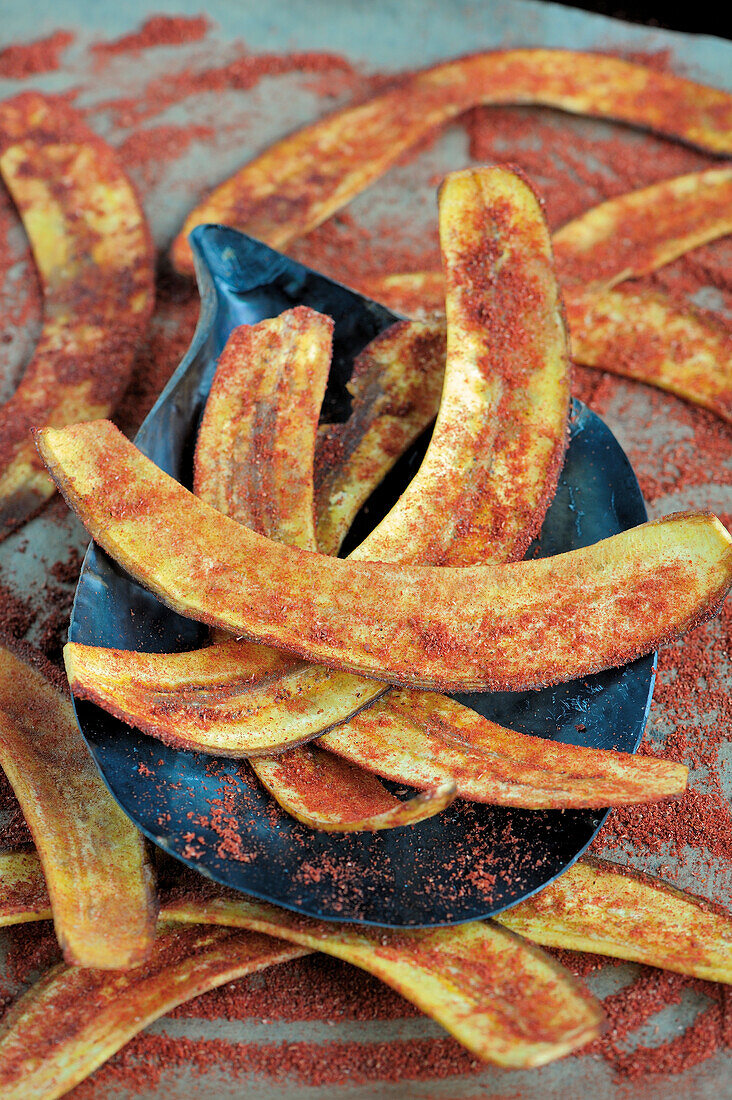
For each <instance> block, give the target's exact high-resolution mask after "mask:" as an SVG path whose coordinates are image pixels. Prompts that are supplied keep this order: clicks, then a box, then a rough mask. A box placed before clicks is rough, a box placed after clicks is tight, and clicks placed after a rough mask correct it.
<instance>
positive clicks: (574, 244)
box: [552, 167, 732, 289]
mask: <svg viewBox="0 0 732 1100" xmlns="http://www.w3.org/2000/svg"><path fill="white" fill-rule="evenodd" d="M730 232H732V167H725V168H709V169H707V170H706V171H704V172H691V173H689V174H688V175H685V176H676V177H675V178H674V179H668V180H662V181H661V183H654V184H652V185H651V186H650V187H644V188H642V189H641V190H639V191H629V192H627V193H626V194H624V195H619V196H618V197H617V198H614V199H609V200H608V201H607V202H603V203H600V205H599V206H593V207H592V208H591V209H590V210H587V211H585V213H584V214H582V215H580V217H578V218H575V219H574V220H573V221H571V222H568V223H567V225H565V226H563V227H562V228H561V229H559V230H557V232H556V233H554V235H553V238H552V240H553V244H554V256H555V258H556V262H557V273H558V275H559V279H560V282H561V284H562V288H563V289H567V288H569V287H576V286H582V287H584V288H603V289H607V288H609V287H612V286H615V285H616V283H619V282H622V281H623V280H624V279H637V278H638V277H639V276H641V275H647V274H649V273H650V272H651V271H655V270H656V269H657V268H659V267H663V266H664V264H669V263H671V261H672V260H675V259H677V258H678V257H679V256H683V254H684V253H685V252H689V251H691V250H692V249H694V248H698V247H699V245H701V244H705V243H706V242H707V241H713V240H716V239H717V237H723V236H725V235H726V234H727V233H730Z"/></svg>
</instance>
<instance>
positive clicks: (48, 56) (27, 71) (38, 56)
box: [0, 31, 75, 80]
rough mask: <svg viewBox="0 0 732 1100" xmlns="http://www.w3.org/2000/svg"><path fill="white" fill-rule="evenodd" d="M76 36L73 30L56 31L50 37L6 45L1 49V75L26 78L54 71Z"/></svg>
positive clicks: (11, 78)
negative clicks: (22, 43)
mask: <svg viewBox="0 0 732 1100" xmlns="http://www.w3.org/2000/svg"><path fill="white" fill-rule="evenodd" d="M74 38H75V35H73V34H72V33H71V31H55V32H54V34H51V35H49V36H48V38H39V39H37V40H36V41H35V42H28V43H27V44H26V45H20V44H19V45H13V46H6V47H5V49H4V50H0V77H5V78H6V79H8V80H26V79H27V78H28V77H29V76H40V74H41V73H52V72H54V71H55V70H56V69H58V67H59V65H60V57H61V54H62V53H63V51H64V50H65V49H66V47H67V46H70V45H71V43H72V42H73V41H74Z"/></svg>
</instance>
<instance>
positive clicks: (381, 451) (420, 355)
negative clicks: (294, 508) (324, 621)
mask: <svg viewBox="0 0 732 1100" xmlns="http://www.w3.org/2000/svg"><path fill="white" fill-rule="evenodd" d="M442 304H443V307H444V287H443V300H442ZM444 375H445V326H444V324H443V323H441V322H440V321H436V322H429V323H425V324H420V323H418V322H409V321H403V322H399V323H397V324H396V325H392V326H391V328H389V329H387V330H386V332H383V333H381V335H380V336H377V337H376V339H374V340H372V341H371V343H370V344H369V345H368V346H367V347H366V348H365V350H364V351H363V352H362V353H361V354H360V355H359V356H357V358H356V360H355V362H354V364H353V373H352V375H351V378H350V381H349V382H348V387H347V388H348V391H349V393H350V394H351V396H352V398H353V404H352V411H351V415H350V416H349V418H348V419H347V420H346V421H345V422H344V423H343V424H325V425H323V426H322V428H321V429H320V433H319V435H318V441H317V445H316V450H315V470H314V476H315V520H316V533H317V543H318V549H319V550H320V552H321V554H337V553H338V551H339V549H340V546H341V543H342V541H343V539H344V537H345V535H346V534H347V532H348V530H349V528H350V526H351V523H352V522H353V520H354V518H355V516H356V514H357V513H358V511H359V509H360V508H361V505H362V504H364V503H365V502H366V500H367V498H368V497H369V496H370V495H371V492H372V491H373V489H375V488H376V486H377V485H378V484H379V483H380V482H381V481H382V480H383V479H384V478H385V477H386V475H387V474H388V473H389V471H390V470H391V468H392V466H393V465H394V463H395V462H396V461H397V459H398V458H400V457H401V455H402V454H403V453H404V452H405V451H406V449H407V448H408V447H409V446H410V444H412V443H413V442H414V441H415V440H416V439H418V438H419V436H420V435H421V434H422V432H423V431H424V430H425V428H427V427H428V426H429V424H430V423H431V422H432V421H433V420H434V419H435V417H436V416H437V411H438V409H439V405H440V394H441V392H442V382H443V378H444Z"/></svg>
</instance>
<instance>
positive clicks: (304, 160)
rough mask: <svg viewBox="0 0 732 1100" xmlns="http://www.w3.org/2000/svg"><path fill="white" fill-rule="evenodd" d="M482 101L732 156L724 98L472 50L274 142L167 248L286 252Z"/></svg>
mask: <svg viewBox="0 0 732 1100" xmlns="http://www.w3.org/2000/svg"><path fill="white" fill-rule="evenodd" d="M481 103H482V104H499V103H500V104H528V103H535V104H541V105H544V106H550V107H559V108H561V109H563V110H566V111H571V112H574V113H576V114H585V115H596V116H600V117H606V118H614V119H618V120H619V121H623V122H628V123H630V124H631V125H636V126H643V127H647V128H649V129H652V130H657V131H659V132H661V133H664V134H667V135H669V136H670V137H676V138H679V139H680V140H682V141H686V142H689V143H691V144H694V145H698V146H700V147H701V148H704V149H708V150H709V151H710V152H713V153H731V152H732V97H731V96H730V95H728V94H727V93H726V92H721V91H717V90H715V89H713V88H707V87H704V86H703V85H700V84H694V83H692V82H691V81H689V80H683V79H681V78H680V77H676V76H672V75H670V74H667V73H659V72H654V71H653V70H652V69H648V68H645V67H644V66H642V65H637V64H633V63H632V62H628V61H621V60H619V59H618V58H613V57H607V56H604V55H599V54H586V53H576V52H573V51H570V50H505V51H496V52H493V53H483V54H475V55H473V56H472V57H464V58H460V59H458V60H456V61H449V62H447V63H443V64H441V65H436V66H434V67H433V68H431V69H425V70H423V71H421V72H417V73H412V74H410V75H407V76H406V77H405V78H404V79H403V80H402V81H401V82H400V83H399V84H398V85H397V87H395V88H394V89H393V90H391V91H388V92H386V93H384V94H382V95H379V96H376V97H375V98H373V99H370V100H367V101H366V102H365V103H363V104H360V105H358V106H355V107H350V108H346V109H345V110H341V111H338V112H336V113H335V114H332V115H330V116H328V117H327V118H324V119H321V120H319V121H318V122H315V123H313V124H312V125H310V126H307V127H305V129H303V130H300V131H298V132H297V133H294V134H291V135H290V136H289V137H286V138H284V139H283V140H281V141H279V142H277V143H275V144H274V145H273V146H271V147H270V148H269V149H268V150H266V151H265V152H264V153H262V154H261V155H260V156H258V157H257V158H256V159H255V160H253V161H251V162H250V163H249V164H247V165H245V166H244V167H243V168H241V169H240V170H239V171H238V172H237V173H236V174H235V175H234V176H232V177H231V178H230V179H229V180H227V181H226V182H225V183H222V184H221V185H220V186H219V187H217V188H216V189H215V190H214V191H213V193H212V194H210V195H209V196H208V197H207V198H206V199H204V201H203V202H202V203H201V204H200V205H199V206H197V207H196V209H195V210H194V211H192V213H191V214H189V216H188V218H187V219H186V222H185V225H184V227H183V230H182V231H181V233H180V234H179V236H178V237H177V238H176V240H175V242H174V246H173V260H174V263H175V265H176V267H177V268H178V269H179V270H181V271H187V272H189V273H190V272H192V270H193V263H192V257H191V253H190V248H189V245H188V242H187V236H188V234H189V233H190V232H191V230H192V229H194V228H195V226H197V225H201V224H205V223H206V222H223V223H224V224H226V225H232V226H234V227H235V228H237V229H242V230H244V231H245V232H247V233H250V234H251V235H252V236H254V237H257V238H258V239H259V240H262V241H265V242H266V243H267V244H270V245H271V246H272V247H273V248H279V249H284V248H286V247H287V245H288V244H290V243H291V242H292V241H293V240H295V239H296V238H298V237H301V236H302V235H303V234H305V233H307V232H308V231H309V230H311V229H314V228H315V226H317V225H319V224H320V223H321V222H323V221H325V219H326V218H328V217H329V216H330V215H331V214H333V213H334V212H335V211H336V210H338V209H340V208H341V207H342V206H344V205H345V204H346V203H347V202H348V201H349V200H350V199H352V198H353V197H354V196H355V195H357V194H359V192H361V191H363V190H364V188H366V187H368V186H369V184H370V183H373V181H374V180H376V179H378V177H379V176H381V175H382V174H383V173H384V172H385V171H386V170H387V169H388V168H389V167H391V165H393V164H395V163H396V161H397V160H398V159H399V158H400V157H401V156H402V155H403V154H404V152H405V151H406V150H408V149H411V148H413V147H414V146H416V145H418V144H419V142H420V141H422V140H423V139H424V137H425V136H426V135H427V134H429V133H431V132H432V131H433V130H434V129H436V128H437V127H438V126H441V125H444V124H445V123H446V122H449V121H450V119H452V118H454V117H455V116H456V115H459V114H461V113H462V112H463V111H466V110H468V109H469V108H471V107H475V106H477V105H478V104H481Z"/></svg>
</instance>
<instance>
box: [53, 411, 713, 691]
mask: <svg viewBox="0 0 732 1100" xmlns="http://www.w3.org/2000/svg"><path fill="white" fill-rule="evenodd" d="M36 438H37V440H38V444H39V448H40V450H41V453H42V455H43V459H44V461H45V462H46V464H47V465H48V467H49V470H50V472H51V474H52V476H53V477H54V480H55V481H56V483H57V485H58V487H59V489H60V490H61V492H62V493H63V495H64V496H65V498H66V500H67V502H68V504H69V505H70V507H71V508H72V509H73V511H74V512H75V513H76V514H77V515H78V516H79V518H80V519H81V520H82V522H83V523H84V524H85V526H86V527H87V528H88V530H89V532H90V534H91V535H92V537H93V538H94V539H95V540H96V541H97V542H99V544H100V545H101V546H102V547H103V548H104V549H105V550H107V552H108V553H110V554H111V555H112V557H114V558H116V560H117V561H118V562H119V563H120V565H121V566H122V567H123V568H124V569H126V570H127V571H128V572H129V573H131V574H132V576H133V577H135V578H136V579H137V580H138V581H139V582H140V583H141V584H143V585H144V586H145V587H146V588H149V589H150V590H151V591H152V592H154V593H155V595H156V596H158V597H159V598H160V599H161V600H162V601H163V602H164V603H165V604H167V605H168V606H169V607H171V608H172V609H173V610H175V611H177V612H179V613H181V614H183V615H187V616H188V617H189V618H193V619H197V620H198V621H200V622H203V623H206V624H208V625H209V626H214V627H220V628H222V629H224V630H229V631H231V632H232V633H236V634H240V635H245V636H248V637H251V638H254V639H256V640H257V641H261V642H265V643H266V644H267V645H274V646H276V647H278V648H281V649H285V650H288V651H291V652H293V653H296V654H297V655H298V656H302V657H304V658H305V659H307V660H313V661H319V662H326V663H328V664H331V665H333V666H334V667H336V668H342V669H346V670H348V671H354V672H360V673H367V674H370V675H373V676H376V677H380V678H384V679H388V680H390V681H391V682H393V683H401V684H406V685H410V686H417V687H428V688H434V689H437V690H503V689H508V690H518V689H523V688H528V687H538V686H540V685H545V684H551V683H559V682H563V681H565V680H569V679H573V678H575V677H578V676H585V675H587V674H588V673H591V672H597V671H599V670H601V669H603V668H608V667H610V666H613V665H618V664H624V663H625V662H627V661H630V660H632V659H634V658H635V657H638V656H640V655H641V654H643V653H648V652H651V651H652V650H654V649H656V648H658V646H659V645H661V644H664V643H666V642H669V641H671V640H672V639H673V638H674V637H677V636H678V635H679V634H680V633H682V632H683V631H684V630H687V629H689V628H690V627H691V626H692V625H693V624H694V623H697V622H700V621H702V620H703V619H705V618H708V617H709V616H710V615H711V614H713V613H714V612H715V611H716V610H717V608H718V607H719V606H720V604H721V602H722V601H723V599H724V596H725V594H726V592H727V590H728V588H729V587H730V584H732V539H730V536H729V534H728V533H727V531H726V530H725V528H724V527H723V526H722V524H721V523H720V522H719V520H718V519H717V518H716V517H714V516H712V515H710V514H708V513H694V512H690V513H680V514H678V515H676V516H670V517H667V518H665V519H663V520H657V521H656V522H655V523H646V524H642V525H641V526H640V527H635V528H633V529H631V530H630V531H624V532H622V533H621V534H618V535H614V536H612V538H608V539H604V540H602V541H601V542H599V543H596V544H595V545H594V546H590V547H586V548H583V549H580V550H573V551H571V552H570V553H566V554H559V555H557V556H556V557H554V558H545V559H542V560H535V561H529V562H514V563H512V564H510V565H495V566H475V567H472V568H463V569H453V568H436V567H424V566H423V567H420V566H403V565H399V566H396V565H390V564H385V563H382V562H377V563H374V562H361V561H359V562H356V561H352V560H351V561H347V562H346V561H341V560H340V559H337V558H326V557H323V556H321V555H320V554H312V553H307V552H306V551H302V550H300V551H298V550H292V549H290V548H289V547H285V546H282V545H281V544H279V543H273V542H271V541H269V540H268V539H264V538H262V537H261V536H259V535H256V534H254V533H253V532H251V531H249V530H248V529H247V528H245V527H242V526H241V525H239V524H237V523H235V522H234V520H230V519H228V517H226V516H223V515H222V514H221V513H220V512H217V511H215V509H212V508H211V507H210V506H208V505H206V504H204V503H203V502H202V501H200V500H198V499H197V498H196V497H194V496H193V494H192V493H189V492H188V491H187V490H186V489H184V488H183V486H182V485H180V484H179V483H178V482H176V481H174V480H173V478H171V477H169V476H168V475H167V474H165V473H163V471H162V470H160V469H159V468H158V467H156V466H155V464H154V463H153V462H151V461H150V460H149V459H148V458H146V457H145V456H144V455H143V454H142V453H141V452H140V451H138V450H137V448H136V447H135V446H134V445H133V444H132V443H130V441H129V440H127V439H125V437H124V436H123V435H122V433H121V432H119V431H118V430H117V429H116V428H115V427H114V425H113V424H111V423H110V422H109V421H95V422H93V423H90V424H89V423H87V424H76V425H73V426H71V427H67V428H59V429H55V428H44V429H42V430H41V431H39V432H37V433H36Z"/></svg>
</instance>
